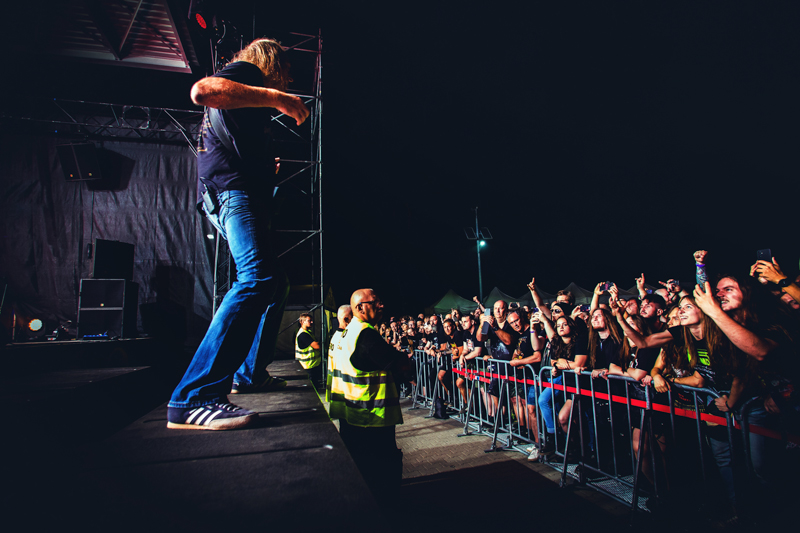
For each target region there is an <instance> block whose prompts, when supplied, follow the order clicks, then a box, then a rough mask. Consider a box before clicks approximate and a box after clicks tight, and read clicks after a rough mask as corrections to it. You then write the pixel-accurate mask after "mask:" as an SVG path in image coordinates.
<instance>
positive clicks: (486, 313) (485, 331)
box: [481, 307, 492, 337]
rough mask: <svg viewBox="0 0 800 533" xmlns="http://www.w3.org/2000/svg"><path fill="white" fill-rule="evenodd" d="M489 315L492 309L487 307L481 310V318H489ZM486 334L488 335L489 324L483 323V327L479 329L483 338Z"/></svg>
mask: <svg viewBox="0 0 800 533" xmlns="http://www.w3.org/2000/svg"><path fill="white" fill-rule="evenodd" d="M491 314H492V309H491V308H490V307H487V308H486V309H484V310H483V316H489V315H491ZM488 334H489V323H488V322H484V323H483V326H482V327H481V336H483V337H485V336H486V335H488Z"/></svg>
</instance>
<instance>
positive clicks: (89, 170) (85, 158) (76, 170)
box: [56, 143, 102, 181]
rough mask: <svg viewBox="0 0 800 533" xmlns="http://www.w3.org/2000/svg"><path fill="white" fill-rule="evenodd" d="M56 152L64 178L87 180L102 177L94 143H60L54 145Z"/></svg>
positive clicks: (68, 179)
mask: <svg viewBox="0 0 800 533" xmlns="http://www.w3.org/2000/svg"><path fill="white" fill-rule="evenodd" d="M56 152H57V153H58V159H59V160H60V161H61V168H62V169H63V170H64V179H65V180H67V181H89V180H99V179H101V178H102V176H101V174H100V163H98V161H97V153H96V152H95V146H94V144H92V143H85V144H62V145H59V146H56Z"/></svg>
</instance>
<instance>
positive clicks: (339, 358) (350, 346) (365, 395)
mask: <svg viewBox="0 0 800 533" xmlns="http://www.w3.org/2000/svg"><path fill="white" fill-rule="evenodd" d="M367 328H371V329H374V328H373V327H372V326H371V325H370V324H367V323H366V322H362V321H361V320H359V319H358V318H353V320H352V321H351V322H350V324H348V326H347V329H345V330H344V332H343V333H342V336H341V338H340V339H339V341H338V343H337V344H336V346H335V347H334V349H332V350H331V352H330V353H331V361H330V362H331V370H330V373H331V386H330V389H329V390H330V395H329V401H330V415H331V418H340V419H343V420H346V421H347V423H348V424H350V425H352V426H360V427H384V426H394V425H397V424H402V423H403V413H402V412H401V411H400V399H399V397H398V395H397V387H395V384H394V378H392V373H391V372H387V371H384V370H376V371H371V372H365V371H363V370H358V369H357V368H355V367H354V366H353V365H352V364H351V363H350V358H351V357H352V356H353V354H354V353H355V351H356V342H357V341H358V337H359V335H361V332H362V331H364V330H365V329H367Z"/></svg>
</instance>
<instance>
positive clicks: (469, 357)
mask: <svg viewBox="0 0 800 533" xmlns="http://www.w3.org/2000/svg"><path fill="white" fill-rule="evenodd" d="M476 333H477V324H476V323H475V319H474V318H472V315H469V314H465V315H464V316H462V317H461V347H460V348H459V353H458V359H459V364H460V365H461V369H462V370H475V368H476V365H475V358H477V357H482V356H483V349H484V347H483V342H481V341H479V340H478V339H477V337H476ZM456 387H458V390H459V392H461V398H462V399H463V400H464V405H467V385H466V381H465V380H464V378H463V377H459V378H458V379H456Z"/></svg>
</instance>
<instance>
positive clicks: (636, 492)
mask: <svg viewBox="0 0 800 533" xmlns="http://www.w3.org/2000/svg"><path fill="white" fill-rule="evenodd" d="M551 372H552V367H544V368H542V370H541V372H540V383H541V386H542V387H544V388H552V389H553V390H554V391H558V392H557V393H554V394H553V397H552V402H553V410H554V413H555V416H556V417H557V413H558V409H560V405H563V403H564V398H565V396H571V397H572V398H573V402H572V407H571V411H570V415H569V424H568V428H567V432H566V438H565V440H566V442H565V443H563V444H562V445H560V443H559V442H558V440H559V439H558V428H556V434H555V436H556V438H555V441H556V452H555V454H554V457H555V458H556V459H555V460H548V459H545V462H546V463H547V464H549V465H550V466H553V467H554V468H556V469H557V470H559V471H560V472H561V473H562V477H561V483H562V485H563V484H564V483H565V482H566V478H567V476H570V477H571V478H573V479H575V480H577V481H578V482H579V483H581V484H586V485H589V486H592V487H593V488H595V489H597V490H600V491H602V492H604V493H606V494H608V495H609V496H611V497H613V498H615V499H617V500H619V501H622V502H623V503H627V504H630V506H631V510H634V509H637V508H640V509H643V510H647V509H649V508H650V507H651V500H653V499H655V500H658V499H659V497H661V496H662V495H663V493H664V492H665V491H664V487H663V486H662V484H663V483H664V481H667V479H668V478H667V476H668V475H669V470H670V468H669V466H667V465H666V463H665V462H664V461H662V460H660V459H661V457H660V454H661V453H662V452H661V451H660V449H659V446H658V445H657V443H656V438H657V437H664V438H665V439H666V443H667V446H669V447H671V448H674V449H679V447H680V446H682V445H683V443H684V442H690V440H691V442H692V444H691V446H689V447H690V448H691V449H693V450H696V451H697V454H698V456H697V459H698V470H699V471H700V472H701V479H702V483H703V490H706V489H707V488H708V480H707V478H706V472H705V468H704V465H705V464H706V460H707V457H706V455H707V453H708V450H707V449H706V446H705V444H704V439H705V434H706V433H707V432H708V429H707V428H706V427H705V424H702V423H701V422H702V421H705V422H707V423H711V424H715V425H719V426H723V427H725V428H726V431H725V439H726V440H727V445H728V447H729V449H732V448H733V444H734V440H733V423H732V418H731V415H730V413H726V414H723V413H720V414H721V415H723V416H720V415H714V414H710V413H707V412H704V409H705V407H706V406H707V405H710V404H711V403H712V402H713V400H714V399H716V398H718V397H719V394H718V393H716V392H715V391H712V390H709V389H696V388H693V387H685V386H681V385H676V384H672V385H671V389H670V391H669V392H668V393H666V394H667V403H666V404H662V403H655V402H654V401H653V395H654V389H653V388H652V387H642V386H641V385H640V384H639V382H638V381H636V380H634V379H633V378H630V377H627V376H614V375H610V376H607V378H608V379H607V380H606V379H602V378H595V379H592V378H591V373H590V372H582V373H576V372H574V371H559V374H562V375H564V376H565V378H563V381H562V383H560V384H552V383H550V381H549V379H546V378H547V377H549V376H550V373H551ZM570 375H571V376H576V375H579V376H586V378H585V379H583V380H582V379H580V378H578V379H575V378H574V377H573V378H572V379H569V378H567V377H566V376H570ZM564 381H566V382H567V384H566V385H565V384H564ZM587 382H588V384H589V387H588V388H586V387H585V386H582V385H584V384H585V383H587ZM615 384H616V385H615ZM678 394H680V395H681V396H682V401H683V403H682V404H681V407H677V406H676V399H677V398H676V396H677V395H678ZM579 398H581V399H583V401H579V400H578V399H579ZM559 399H560V401H558V400H559ZM586 400H589V401H586ZM587 407H588V410H587V412H585V413H584V410H585V409H586V408H587ZM698 413H699V416H697V415H698ZM654 416H658V417H660V418H659V420H658V421H657V422H658V423H657V424H656V425H658V426H660V428H659V430H658V434H656V427H655V425H654V418H653V417H654ZM664 417H668V424H667V423H666V422H667V420H666V419H665V418H664ZM676 417H679V418H682V419H684V420H686V421H688V420H693V421H694V423H693V424H692V425H693V431H692V433H693V434H691V435H690V434H688V433H689V430H688V427H687V425H686V424H685V423H682V424H679V425H681V426H682V427H681V430H680V431H678V430H676V421H677V419H678V418H676ZM637 419H638V420H637ZM634 420H637V422H638V427H639V428H640V431H639V440H638V443H637V444H638V446H637V448H638V450H640V451H641V450H643V449H644V440H645V435H647V438H648V440H649V446H648V450H647V455H648V458H649V462H650V465H651V468H652V472H653V474H652V478H653V479H652V482H651V487H649V488H648V489H647V490H643V489H642V487H641V475H642V474H643V471H642V467H643V454H642V453H638V454H636V453H635V451H634V445H633V440H632V438H631V436H632V428H633V426H634V424H633V422H634ZM577 421H581V423H578V424H574V422H577ZM555 423H556V424H558V420H557V418H556V421H555ZM576 427H577V438H576V439H574V440H573V439H571V438H570V437H572V435H573V432H574V431H575V428H576ZM609 435H610V437H611V438H608V437H609ZM575 441H577V442H575ZM575 445H579V447H580V449H579V450H578V453H577V454H574V456H575V457H572V455H573V452H571V451H570V447H571V446H575ZM587 448H588V450H587ZM659 464H664V465H665V466H664V468H663V469H659V466H658V465H659Z"/></svg>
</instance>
